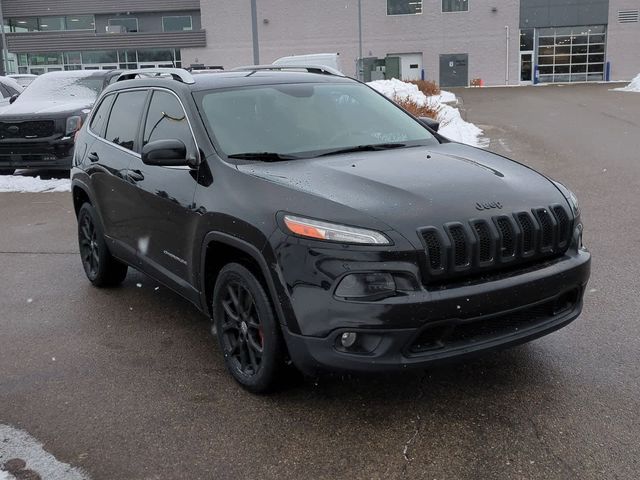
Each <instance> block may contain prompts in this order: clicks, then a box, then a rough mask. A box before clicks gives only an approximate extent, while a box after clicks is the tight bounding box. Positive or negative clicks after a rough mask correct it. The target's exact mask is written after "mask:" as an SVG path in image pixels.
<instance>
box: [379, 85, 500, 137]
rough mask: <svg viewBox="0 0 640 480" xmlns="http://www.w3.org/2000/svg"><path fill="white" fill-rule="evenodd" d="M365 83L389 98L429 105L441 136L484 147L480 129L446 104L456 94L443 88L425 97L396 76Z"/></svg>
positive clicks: (454, 97) (414, 86) (454, 99)
mask: <svg viewBox="0 0 640 480" xmlns="http://www.w3.org/2000/svg"><path fill="white" fill-rule="evenodd" d="M367 85H369V86H370V87H372V88H373V89H375V90H377V91H378V92H380V93H382V94H383V95H385V96H386V97H389V98H391V99H394V98H402V99H408V100H412V101H413V102H415V103H417V104H418V105H429V106H430V107H432V108H435V109H437V110H438V121H439V122H440V130H439V133H441V134H442V135H443V136H445V137H447V138H448V139H450V140H453V141H454V142H460V143H466V144H467V145H472V146H474V147H484V146H486V145H487V143H488V142H487V139H486V138H483V137H482V130H481V129H480V128H478V127H477V126H476V125H474V124H473V123H469V122H467V121H465V120H463V118H462V116H461V115H460V111H459V110H458V109H457V108H455V107H452V106H451V105H448V104H449V103H455V102H457V98H456V96H455V95H454V94H453V93H451V92H447V91H445V90H442V91H441V92H440V95H434V96H431V97H427V96H426V95H425V94H424V93H422V92H421V91H420V90H419V89H418V87H417V86H416V85H414V84H412V83H406V82H402V81H400V80H398V79H396V78H392V79H391V80H375V81H373V82H369V83H368V84H367Z"/></svg>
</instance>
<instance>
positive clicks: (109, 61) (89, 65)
mask: <svg viewBox="0 0 640 480" xmlns="http://www.w3.org/2000/svg"><path fill="white" fill-rule="evenodd" d="M16 60H17V64H18V72H19V73H35V74H37V75H40V74H42V73H45V72H51V71H54V70H99V69H102V70H115V69H117V68H121V69H132V70H133V69H136V68H151V67H180V66H181V65H182V62H181V57H180V49H173V48H171V49H157V50H156V49H145V50H89V51H69V52H46V53H20V54H18V55H17V58H16Z"/></svg>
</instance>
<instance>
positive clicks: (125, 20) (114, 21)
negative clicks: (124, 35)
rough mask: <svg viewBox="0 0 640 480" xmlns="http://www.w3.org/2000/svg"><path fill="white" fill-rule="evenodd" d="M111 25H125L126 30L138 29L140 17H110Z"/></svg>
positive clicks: (133, 30) (134, 30) (135, 30)
mask: <svg viewBox="0 0 640 480" xmlns="http://www.w3.org/2000/svg"><path fill="white" fill-rule="evenodd" d="M109 26H110V27H123V28H124V29H125V31H126V32H137V31H138V19H137V18H135V17H121V18H110V19H109Z"/></svg>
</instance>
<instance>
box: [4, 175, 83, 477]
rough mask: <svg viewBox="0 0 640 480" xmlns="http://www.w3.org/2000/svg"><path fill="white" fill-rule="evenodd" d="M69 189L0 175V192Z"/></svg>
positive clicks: (62, 183)
mask: <svg viewBox="0 0 640 480" xmlns="http://www.w3.org/2000/svg"><path fill="white" fill-rule="evenodd" d="M70 191H71V180H69V179H68V178H62V179H53V180H43V179H41V178H40V177H22V176H20V175H0V192H20V193H40V192H70ZM0 480H2V479H0Z"/></svg>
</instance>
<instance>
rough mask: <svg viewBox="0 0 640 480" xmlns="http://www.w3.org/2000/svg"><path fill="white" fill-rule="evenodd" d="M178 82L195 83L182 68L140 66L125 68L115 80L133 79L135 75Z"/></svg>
mask: <svg viewBox="0 0 640 480" xmlns="http://www.w3.org/2000/svg"><path fill="white" fill-rule="evenodd" d="M168 76H170V77H171V78H173V79H174V80H177V81H178V82H182V83H186V84H188V85H192V84H194V83H196V81H195V80H194V78H193V76H192V75H191V74H190V73H189V72H187V71H186V70H184V69H182V68H140V69H138V70H126V71H124V72H123V73H121V74H120V76H119V77H118V79H117V80H116V82H120V81H122V80H133V79H134V78H136V77H138V78H139V77H168Z"/></svg>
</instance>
